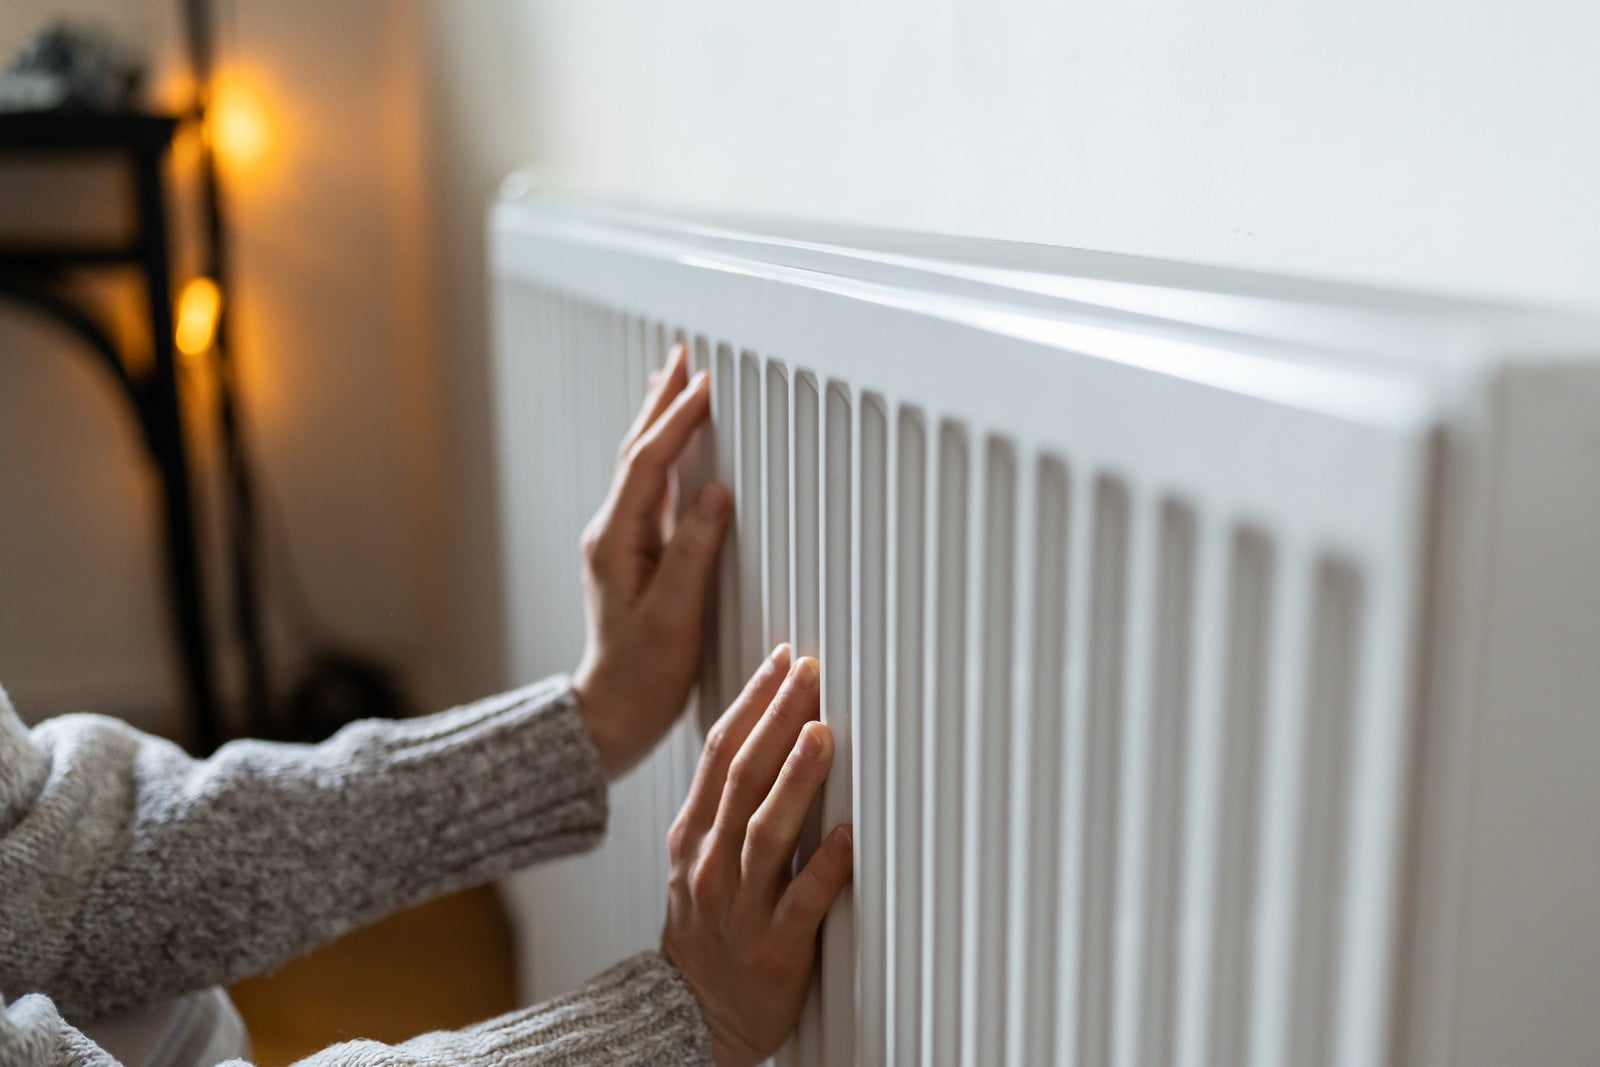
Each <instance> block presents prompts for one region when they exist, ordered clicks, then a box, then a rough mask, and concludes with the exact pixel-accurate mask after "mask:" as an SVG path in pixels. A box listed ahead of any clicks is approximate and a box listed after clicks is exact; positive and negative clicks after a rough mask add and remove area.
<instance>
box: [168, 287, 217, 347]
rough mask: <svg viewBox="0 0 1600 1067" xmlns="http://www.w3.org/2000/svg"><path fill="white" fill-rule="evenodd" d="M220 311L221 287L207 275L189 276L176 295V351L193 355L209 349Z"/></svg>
mask: <svg viewBox="0 0 1600 1067" xmlns="http://www.w3.org/2000/svg"><path fill="white" fill-rule="evenodd" d="M221 315H222V290H221V289H219V288H218V287H217V283H216V282H215V281H213V280H212V279H210V278H206V277H200V278H191V279H189V282H188V283H187V284H186V285H184V287H183V292H182V293H180V294H179V295H178V324H177V329H176V331H175V335H176V336H175V338H174V339H175V340H176V342H177V345H178V351H179V352H181V353H183V354H184V355H185V356H188V357H189V358H190V359H196V358H198V357H200V356H203V355H205V354H206V353H207V352H209V351H211V345H212V342H214V341H215V340H216V338H217V319H218V318H219V317H221Z"/></svg>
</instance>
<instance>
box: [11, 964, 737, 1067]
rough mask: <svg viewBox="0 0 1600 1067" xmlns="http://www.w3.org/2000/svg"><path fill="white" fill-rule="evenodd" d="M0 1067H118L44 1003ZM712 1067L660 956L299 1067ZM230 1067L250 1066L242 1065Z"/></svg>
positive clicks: (695, 1016) (21, 1007)
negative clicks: (461, 1025)
mask: <svg viewBox="0 0 1600 1067" xmlns="http://www.w3.org/2000/svg"><path fill="white" fill-rule="evenodd" d="M0 1063H5V1064H6V1065H7V1067H13V1065H15V1067H117V1064H116V1060H115V1059H113V1058H112V1057H111V1056H110V1055H109V1054H108V1053H107V1052H106V1051H105V1050H104V1049H102V1048H100V1047H99V1046H98V1045H95V1044H94V1043H93V1042H92V1041H90V1040H89V1039H88V1038H87V1037H85V1036H84V1035H83V1033H82V1032H81V1031H79V1030H77V1029H76V1028H74V1027H73V1026H71V1025H70V1024H69V1023H67V1022H66V1021H65V1020H64V1019H62V1018H61V1015H60V1013H59V1012H57V1011H56V1009H55V1006H54V1005H53V1004H52V1003H51V1002H50V1001H49V1000H48V999H46V998H45V997H41V996H30V997H23V998H22V999H21V1000H19V1001H17V1002H16V1003H15V1004H12V1005H10V1006H9V1007H7V1005H6V1004H5V1002H4V1000H0ZM662 1063H671V1064H686V1065H693V1064H710V1063H711V1034H710V1031H709V1030H708V1029H707V1028H706V1025H705V1021H704V1017H703V1016H702V1015H701V1013H700V1008H699V1005H698V1003H697V1002H696V1001H695V999H694V994H693V993H692V992H690V990H689V986H688V984H687V983H686V982H684V980H683V977H682V975H680V974H679V973H678V971H677V969H676V968H674V967H673V966H672V964H670V963H668V962H667V961H666V959H665V958H664V957H663V956H662V955H661V954H660V953H658V952H644V953H640V954H639V955H637V956H634V957H632V958H631V959H628V960H624V961H623V962H622V963H620V964H618V965H617V966H615V967H613V968H612V969H611V970H609V971H606V972H605V973H604V974H601V975H600V976H599V977H597V978H595V979H593V980H592V981H590V982H589V983H588V984H586V985H584V986H582V987H580V988H578V989H577V990H574V991H573V992H571V993H568V994H566V995H565V996H561V997H557V998H555V999H554V1000H549V1001H546V1002H545V1003H543V1004H538V1005H535V1006H534V1007H531V1008H525V1009H523V1010H522V1011H515V1012H511V1013H510V1014H507V1015H502V1016H499V1017H498V1018H494V1019H490V1020H489V1021H488V1022H484V1023H479V1024H478V1025H476V1026H471V1027H468V1028H466V1029H464V1030H450V1031H441V1032H438V1033H431V1034H423V1035H422V1036H421V1037H417V1038H413V1039H412V1040H410V1041H407V1042H404V1043H402V1044H398V1045H386V1044H382V1043H381V1042H377V1041H350V1042H346V1043H343V1044H339V1045H333V1046H330V1047H329V1048H326V1049H324V1050H322V1051H321V1052H319V1053H316V1054H315V1055H313V1056H310V1057H308V1058H307V1059H304V1060H301V1061H300V1062H299V1064H298V1065H297V1067H532V1065H536V1064H537V1065H541V1067H543V1065H557V1064H561V1065H567V1067H598V1065H601V1064H605V1065H608V1067H609V1065H611V1064H662ZM224 1067H248V1065H247V1064H245V1063H243V1061H239V1060H235V1061H233V1062H232V1063H231V1064H229V1065H224Z"/></svg>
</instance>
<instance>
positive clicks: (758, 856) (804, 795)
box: [740, 722, 833, 903]
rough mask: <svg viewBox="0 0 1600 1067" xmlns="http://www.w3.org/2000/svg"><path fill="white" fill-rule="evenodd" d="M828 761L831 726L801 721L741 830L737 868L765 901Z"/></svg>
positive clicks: (782, 874) (784, 872)
mask: <svg viewBox="0 0 1600 1067" xmlns="http://www.w3.org/2000/svg"><path fill="white" fill-rule="evenodd" d="M832 765H833V732H832V731H830V730H829V729H828V728H827V727H826V726H824V725H823V724H822V723H820V722H808V723H806V724H805V725H804V726H803V727H801V729H800V736H799V738H798V739H796V741H795V743H794V747H793V748H792V749H790V750H789V757H788V759H786V760H784V761H783V769H782V770H781V771H779V772H778V781H777V784H775V785H774V786H773V787H772V792H770V793H768V794H767V798H766V799H765V800H763V801H762V802H761V806H760V807H759V808H757V809H756V813H755V814H754V815H752V816H751V817H750V825H749V827H748V828H747V829H746V831H745V835H744V855H743V857H742V858H741V862H740V870H741V872H742V873H743V882H744V884H746V885H748V886H750V887H751V888H752V889H753V890H754V891H755V892H756V894H757V897H756V899H758V900H760V901H762V902H764V903H770V900H771V898H772V896H774V895H775V894H776V892H777V890H778V888H779V886H781V885H782V884H783V882H784V881H785V880H786V878H787V876H788V873H789V864H790V862H791V861H792V860H793V857H794V849H795V845H796V843H798V842H799V840H800V830H801V828H802V827H803V826H804V825H805V821H806V812H807V811H808V810H809V809H810V807H811V801H812V800H813V799H815V797H816V795H817V792H818V791H819V790H821V788H822V781H823V779H824V778H826V777H827V776H828V768H829V767H831V766H832Z"/></svg>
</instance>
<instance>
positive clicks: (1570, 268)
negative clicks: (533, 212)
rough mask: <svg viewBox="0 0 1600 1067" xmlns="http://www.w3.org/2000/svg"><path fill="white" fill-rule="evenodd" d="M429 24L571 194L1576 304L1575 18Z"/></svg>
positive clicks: (865, 17) (761, 13) (1599, 147)
mask: <svg viewBox="0 0 1600 1067" xmlns="http://www.w3.org/2000/svg"><path fill="white" fill-rule="evenodd" d="M436 8H440V9H448V10H449V11H450V12H451V15H450V17H451V18H453V19H455V20H459V21H473V22H482V21H484V20H493V19H499V20H500V21H501V22H502V24H503V26H502V29H503V32H505V33H508V34H516V35H517V40H518V42H519V45H520V47H518V48H516V49H515V52H516V53H517V55H518V57H519V60H520V61H521V62H522V63H524V64H526V70H525V71H524V72H523V74H522V76H521V78H520V80H519V81H517V82H515V83H512V84H511V85H510V86H509V88H511V89H512V90H513V91H514V93H515V95H514V96H512V97H511V98H509V99H507V100H506V101H505V102H504V111H505V112H507V113H508V114H516V115H517V118H516V120H515V123H516V128H522V129H526V130H527V132H528V135H529V136H528V137H527V139H526V140H525V142H524V144H525V147H526V148H527V150H528V151H529V153H530V155H536V156H538V157H539V158H540V159H541V160H542V161H543V162H544V163H545V164H546V165H547V168H548V171H549V173H550V175H551V176H552V177H554V178H555V179H556V180H558V181H560V182H561V183H562V184H565V185H568V186H571V187H573V188H575V189H579V190H584V191H596V192H606V193H616V194H622V195H628V196H639V197H646V198H651V199H660V200H664V201H672V202H681V203H693V204H698V205H711V206H715V207H717V208H725V209H738V210H748V211H754V212H765V213H771V212H777V213H783V214H799V215H810V216H821V217H826V218H833V219H840V220H847V221H856V222H865V223H872V224H880V225H889V226H895V227H907V228H914V229H931V230H942V231H953V232H960V233H966V234H976V235H984V236H996V237H1005V238H1012V239H1017V240H1024V241H1040V242H1048V243H1056V244H1067V245H1078V246H1083V247H1088V248H1097V249H1109V250H1115V251H1120V252H1132V253H1141V254H1147V255H1153V256H1164V257H1173V258H1180V259H1193V260H1203V261H1208V262H1215V263H1225V264H1229V265H1236V266H1244V267H1254V268H1263V269H1271V270H1283V271H1291V272H1296V273H1304V274H1314V275H1324V276H1336V277H1341V278H1356V279H1362V280H1368V281H1378V282H1383V283H1392V284H1395V285H1402V286H1414V287H1423V288H1428V289H1446V290H1455V291H1470V292H1475V293H1487V294H1491V295H1494V296H1504V297H1514V298H1519V299H1527V300H1535V301H1546V300H1549V301H1562V302H1569V301H1592V300H1595V299H1597V298H1600V197H1596V195H1595V192H1594V191H1595V189H1597V188H1600V111H1597V108H1596V101H1597V100H1600V62H1597V58H1596V57H1597V56H1600V5H1596V4H1594V3H1593V2H1592V0H1412V2H1409V3H1395V2H1393V0H1346V2H1343V3H1313V2H1308V0H1288V2H1284V0H1223V2H1213V3H1203V4H1196V3H1190V2H1187V0H1117V2H1112V3H1107V2H1103V0H1098V2H1093V3H1089V2H1082V0H1077V2H1073V0H1066V2H1063V0H986V2H982V3H977V2H959V0H875V2H872V3H862V2H860V0H810V2H807V3H803V4H802V3H764V4H761V3H758V4H752V3H745V2H741V0H683V2H680V3H675V4H654V3H645V2H638V0H585V2H583V3H572V2H559V0H522V2H512V3H499V4H474V5H443V4H440V5H436ZM487 9H494V10H495V11H498V12H501V14H490V13H489V12H488V10H487ZM502 50H504V45H503V44H502ZM462 74H463V76H465V77H467V78H481V77H484V76H485V72H483V71H481V70H478V71H463V72H462ZM529 116H531V118H532V122H531V124H530V123H529V122H528V117H529ZM506 129H507V130H508V131H509V130H512V129H513V127H507V128H506Z"/></svg>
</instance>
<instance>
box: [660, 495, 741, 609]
mask: <svg viewBox="0 0 1600 1067" xmlns="http://www.w3.org/2000/svg"><path fill="white" fill-rule="evenodd" d="M730 503H731V502H730V500H729V499H728V491H727V490H726V489H724V488H723V487H722V486H720V485H718V484H717V483H716V482H712V483H710V484H709V485H706V486H704V487H702V488H701V490H700V492H699V493H697V494H696V495H695V498H694V503H693V504H692V505H691V506H690V508H689V510H688V511H686V512H684V514H683V518H681V519H679V520H678V528H677V529H676V530H674V531H673V532H672V540H671V541H669V542H667V550H666V552H665V553H664V554H663V555H662V557H661V565H660V566H659V567H657V568H656V573H655V576H654V577H653V578H652V579H651V580H650V588H649V589H648V590H647V591H646V592H645V596H646V597H647V598H649V600H650V601H651V604H650V605H649V606H650V607H651V608H652V609H653V610H656V611H659V612H661V613H662V614H663V615H664V616H665V617H667V618H669V619H671V620H673V625H676V626H692V625H696V624H697V623H698V622H699V620H700V612H701V611H702V610H703V608H704V606H705V598H706V583H707V582H708V581H709V580H710V578H711V568H712V566H713V565H715V563H716V562H717V549H719V548H721V547H722V539H723V537H725V536H726V535H727V532H728V518H729V515H730V513H731V510H732V509H731V508H730V507H729V504H730Z"/></svg>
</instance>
